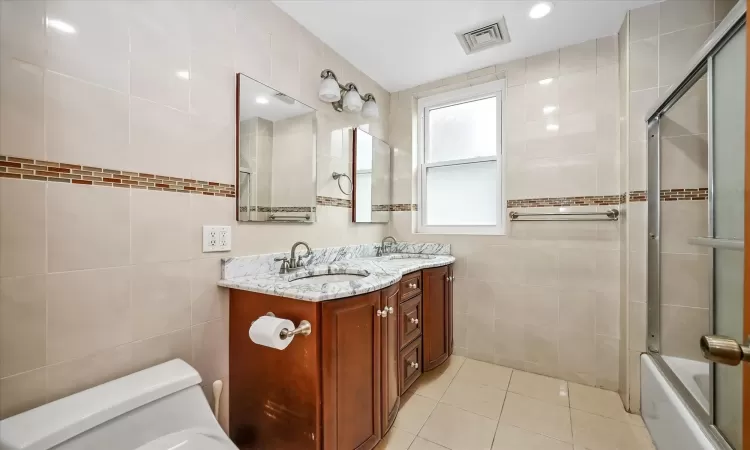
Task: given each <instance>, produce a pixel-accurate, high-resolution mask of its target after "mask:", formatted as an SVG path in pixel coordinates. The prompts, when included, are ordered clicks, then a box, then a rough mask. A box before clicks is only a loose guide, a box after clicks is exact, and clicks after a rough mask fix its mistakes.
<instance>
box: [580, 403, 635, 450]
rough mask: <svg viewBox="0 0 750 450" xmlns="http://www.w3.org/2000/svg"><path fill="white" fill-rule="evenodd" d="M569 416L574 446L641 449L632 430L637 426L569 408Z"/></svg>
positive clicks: (616, 449) (589, 448) (605, 448)
mask: <svg viewBox="0 0 750 450" xmlns="http://www.w3.org/2000/svg"><path fill="white" fill-rule="evenodd" d="M571 417H572V421H573V441H574V443H575V445H576V446H582V447H584V448H586V449H588V450H643V447H642V446H641V445H639V442H638V439H637V438H636V435H635V433H634V431H633V429H634V428H638V427H635V426H631V425H628V424H627V423H624V422H620V421H617V420H614V419H608V418H606V417H602V416H599V415H596V414H589V413H587V412H584V411H579V410H576V409H572V410H571ZM644 430H645V428H644Z"/></svg>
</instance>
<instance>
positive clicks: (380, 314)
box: [375, 308, 388, 317]
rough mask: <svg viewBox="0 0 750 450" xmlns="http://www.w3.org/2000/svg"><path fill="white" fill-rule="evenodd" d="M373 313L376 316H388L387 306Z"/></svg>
mask: <svg viewBox="0 0 750 450" xmlns="http://www.w3.org/2000/svg"><path fill="white" fill-rule="evenodd" d="M375 314H377V316H378V317H387V316H388V308H384V310H383V311H381V310H378V311H377V312H376V313H375Z"/></svg>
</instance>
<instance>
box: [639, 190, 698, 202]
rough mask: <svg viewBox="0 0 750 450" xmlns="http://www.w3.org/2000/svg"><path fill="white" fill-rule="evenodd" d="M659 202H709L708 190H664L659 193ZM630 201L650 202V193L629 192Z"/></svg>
mask: <svg viewBox="0 0 750 450" xmlns="http://www.w3.org/2000/svg"><path fill="white" fill-rule="evenodd" d="M659 200H660V201H663V202H676V201H682V200H708V188H692V189H663V190H662V191H661V192H660V193H659ZM628 201H630V202H646V201H648V191H632V192H629V193H628Z"/></svg>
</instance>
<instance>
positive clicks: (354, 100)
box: [343, 89, 362, 113]
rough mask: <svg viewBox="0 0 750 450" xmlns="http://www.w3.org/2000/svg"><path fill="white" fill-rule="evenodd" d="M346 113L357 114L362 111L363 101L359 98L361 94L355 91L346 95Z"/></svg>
mask: <svg viewBox="0 0 750 450" xmlns="http://www.w3.org/2000/svg"><path fill="white" fill-rule="evenodd" d="M343 106H344V111H346V112H350V113H355V112H360V111H361V110H362V99H361V98H360V97H359V92H357V91H355V90H354V89H352V90H350V91H349V92H347V93H346V94H344V105H343Z"/></svg>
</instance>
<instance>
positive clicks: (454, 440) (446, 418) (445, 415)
mask: <svg viewBox="0 0 750 450" xmlns="http://www.w3.org/2000/svg"><path fill="white" fill-rule="evenodd" d="M496 425H497V421H496V420H492V419H488V418H487V417H482V416H479V415H476V414H473V413H470V412H468V411H464V410H462V409H458V408H456V407H454V406H450V405H446V404H444V403H441V404H439V405H438V406H437V407H436V408H435V411H433V412H432V415H430V418H429V419H428V420H427V423H426V424H425V425H424V427H422V431H420V432H419V436H420V437H422V438H424V439H427V440H428V441H432V442H435V443H437V444H440V445H442V446H444V447H448V448H450V449H452V450H489V449H490V447H492V437H493V436H494V435H495V427H496Z"/></svg>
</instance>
